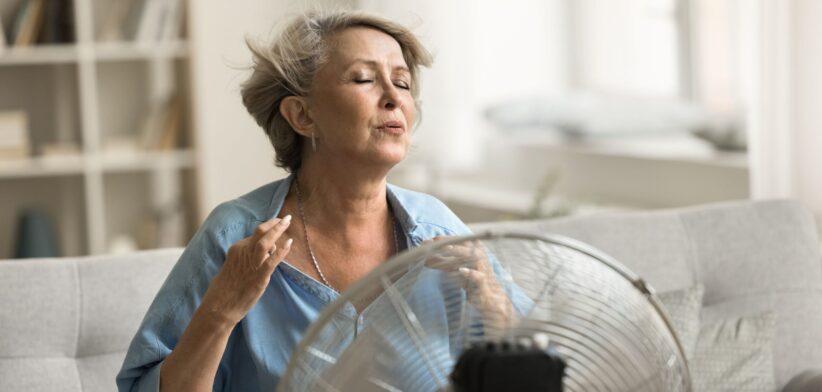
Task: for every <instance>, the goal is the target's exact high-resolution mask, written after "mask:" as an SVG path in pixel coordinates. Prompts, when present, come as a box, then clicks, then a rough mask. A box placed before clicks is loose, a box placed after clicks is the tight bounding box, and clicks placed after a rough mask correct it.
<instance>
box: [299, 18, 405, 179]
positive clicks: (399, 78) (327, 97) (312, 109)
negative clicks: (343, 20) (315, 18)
mask: <svg viewBox="0 0 822 392" xmlns="http://www.w3.org/2000/svg"><path fill="white" fill-rule="evenodd" d="M329 48H330V49H329V53H328V61H327V62H326V63H325V64H324V65H323V66H322V67H321V68H320V69H319V70H318V71H317V75H316V76H315V78H314V82H313V85H312V91H311V94H310V95H309V97H308V98H309V115H310V116H311V118H312V120H313V121H314V124H315V127H316V128H315V132H316V133H317V136H318V138H319V141H320V143H321V144H320V148H319V151H318V153H319V154H321V155H324V157H323V158H341V159H342V160H339V159H334V160H335V161H337V162H356V163H360V164H367V165H374V164H377V165H387V166H388V167H389V168H390V166H393V165H395V164H397V163H399V162H400V161H401V160H402V159H403V158H404V157H405V154H406V152H407V151H408V147H409V145H410V138H409V128H410V127H411V125H412V124H413V123H414V117H415V115H416V107H415V103H414V98H413V97H412V96H411V83H412V81H411V73H410V72H409V71H408V66H407V65H406V63H405V59H404V58H403V56H402V51H401V49H400V45H399V43H397V41H396V40H394V38H392V37H391V36H389V35H387V34H385V33H383V32H381V31H378V30H374V29H370V28H365V27H355V28H349V29H346V30H343V31H341V32H339V33H336V34H335V35H334V36H332V37H330V39H329Z"/></svg>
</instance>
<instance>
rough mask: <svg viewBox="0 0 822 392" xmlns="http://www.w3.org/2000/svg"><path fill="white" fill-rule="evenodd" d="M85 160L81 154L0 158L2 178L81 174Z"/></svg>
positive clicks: (0, 174)
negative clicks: (11, 158)
mask: <svg viewBox="0 0 822 392" xmlns="http://www.w3.org/2000/svg"><path fill="white" fill-rule="evenodd" d="M85 162H86V160H85V158H84V157H83V156H81V155H76V156H71V155H69V156H55V157H34V158H28V159H14V160H0V178H2V179H7V178H30V177H46V176H66V175H79V174H82V173H83V170H84V168H85Z"/></svg>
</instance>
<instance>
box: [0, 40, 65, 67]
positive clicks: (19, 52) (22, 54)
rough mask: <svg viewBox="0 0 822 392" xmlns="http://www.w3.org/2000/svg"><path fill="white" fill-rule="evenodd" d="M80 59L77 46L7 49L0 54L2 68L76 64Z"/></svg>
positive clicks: (39, 46)
mask: <svg viewBox="0 0 822 392" xmlns="http://www.w3.org/2000/svg"><path fill="white" fill-rule="evenodd" d="M78 58H79V54H78V50H77V45H36V46H30V47H23V48H16V47H7V48H6V49H5V51H3V52H2V53H0V66H14V65H37V64H64V63H74V62H77V59H78Z"/></svg>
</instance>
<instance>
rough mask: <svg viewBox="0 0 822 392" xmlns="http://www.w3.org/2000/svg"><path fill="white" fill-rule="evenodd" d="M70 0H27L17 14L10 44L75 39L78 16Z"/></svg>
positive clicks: (9, 40)
mask: <svg viewBox="0 0 822 392" xmlns="http://www.w3.org/2000/svg"><path fill="white" fill-rule="evenodd" d="M73 8H74V7H73V6H72V2H71V1H70V0H23V1H21V2H20V5H19V6H18V9H17V13H16V14H15V15H14V19H13V21H12V25H11V28H10V29H9V34H8V37H7V39H8V44H9V45H13V46H16V47H27V46H31V45H34V44H54V43H67V42H72V41H74V16H73V11H72V10H73Z"/></svg>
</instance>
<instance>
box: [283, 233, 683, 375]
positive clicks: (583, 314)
mask: <svg viewBox="0 0 822 392" xmlns="http://www.w3.org/2000/svg"><path fill="white" fill-rule="evenodd" d="M466 250H467V251H466ZM478 262H486V263H488V265H490V266H491V267H492V268H493V272H494V273H493V275H492V276H493V278H494V279H495V281H496V284H497V285H498V287H501V288H502V290H500V291H498V292H499V293H504V295H500V297H499V298H496V299H495V300H496V301H502V302H505V301H508V302H510V303H511V304H512V306H513V309H514V311H515V313H516V314H517V316H518V317H517V318H516V319H515V320H514V321H513V322H511V323H501V324H500V323H495V320H496V319H495V318H494V317H489V314H487V312H486V314H483V313H482V312H480V311H479V310H478V309H477V308H476V307H475V306H474V305H473V304H472V302H470V301H468V300H467V297H468V295H470V294H468V293H471V292H472V291H468V292H467V291H466V290H465V288H464V286H465V283H464V282H465V281H464V279H462V278H461V275H460V274H459V272H458V271H456V269H457V268H458V267H462V266H465V267H472V268H476V266H477V264H476V263H478ZM661 309H662V308H661V305H660V304H659V302H658V301H657V299H656V298H655V297H654V296H653V295H652V294H651V293H650V290H649V289H646V288H645V286H644V284H643V283H642V281H641V280H639V279H638V278H637V277H636V276H634V275H633V274H632V273H630V272H629V271H628V270H627V269H625V268H624V267H622V266H621V265H620V264H618V263H617V262H616V261H614V260H613V259H611V258H609V257H608V256H606V255H604V254H602V253H600V252H598V251H596V250H594V249H592V248H590V247H588V246H586V245H584V244H581V243H578V242H575V241H572V240H569V239H565V238H561V237H553V236H535V235H527V234H512V233H507V234H499V233H498V234H494V233H485V234H481V235H476V236H471V237H460V238H452V239H449V240H446V241H439V242H435V243H432V244H428V245H425V246H423V247H420V248H415V249H412V250H410V251H408V252H405V253H403V254H401V255H398V256H396V257H394V258H393V259H392V260H390V261H389V262H388V263H386V264H384V265H382V266H380V267H379V268H377V269H376V270H374V271H372V273H370V274H369V275H368V276H367V277H365V278H364V279H362V280H361V281H360V282H358V283H357V284H355V285H354V286H352V287H351V288H350V289H349V290H347V291H346V292H345V293H343V294H342V295H341V296H340V298H338V299H337V300H336V301H334V302H333V303H331V304H330V305H329V306H328V307H327V308H326V309H325V310H324V311H323V312H322V314H321V315H320V316H319V317H318V319H317V320H316V321H315V322H314V323H313V324H312V326H311V327H310V328H309V330H308V331H307V332H306V334H305V336H304V338H303V341H302V342H301V343H300V346H299V347H298V349H297V350H296V351H295V353H294V354H293V356H292V359H291V362H290V364H289V368H288V370H287V371H286V374H285V375H284V377H283V379H282V381H281V383H280V386H279V390H284V391H436V390H448V389H449V388H450V387H449V384H448V376H449V374H450V373H451V370H452V368H453V366H454V365H455V363H456V360H457V358H458V357H459V354H460V353H461V352H462V351H463V350H464V349H466V348H468V347H470V346H471V345H472V344H475V343H477V342H481V341H484V340H486V339H490V338H495V339H511V340H516V339H518V338H520V337H526V336H534V335H535V334H542V335H543V336H547V337H548V340H549V346H550V347H551V348H553V349H554V350H556V352H557V353H559V354H560V355H561V356H562V357H563V358H564V359H565V361H566V362H567V367H566V376H565V378H564V388H565V389H564V390H566V391H660V390H665V391H680V390H682V391H686V390H690V385H689V378H688V370H687V366H686V364H685V361H684V356H683V355H682V350H681V348H680V346H679V343H678V341H677V340H676V337H675V336H674V334H673V333H672V332H671V331H672V330H671V328H670V322H669V321H668V320H667V317H666V316H665V314H664V311H662V310H661ZM490 316H494V315H493V314H492V315H490Z"/></svg>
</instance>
